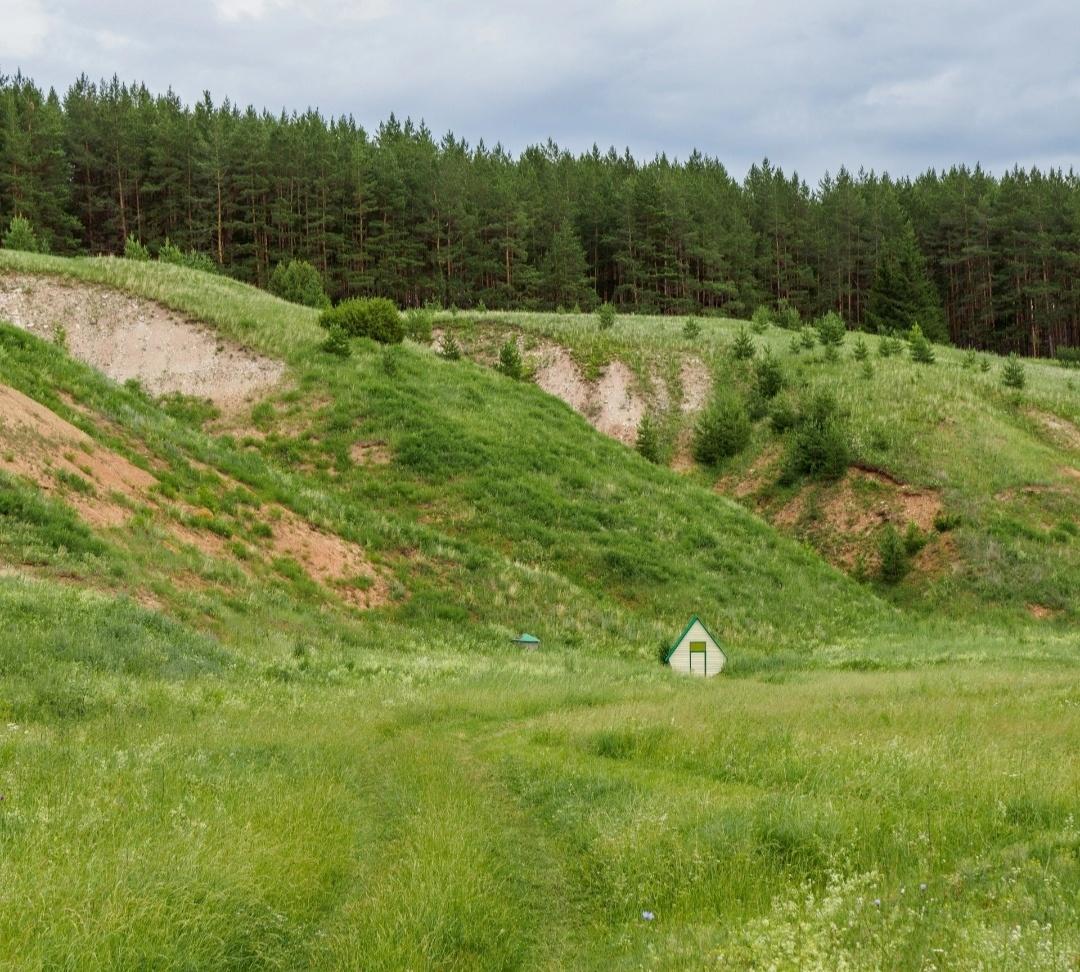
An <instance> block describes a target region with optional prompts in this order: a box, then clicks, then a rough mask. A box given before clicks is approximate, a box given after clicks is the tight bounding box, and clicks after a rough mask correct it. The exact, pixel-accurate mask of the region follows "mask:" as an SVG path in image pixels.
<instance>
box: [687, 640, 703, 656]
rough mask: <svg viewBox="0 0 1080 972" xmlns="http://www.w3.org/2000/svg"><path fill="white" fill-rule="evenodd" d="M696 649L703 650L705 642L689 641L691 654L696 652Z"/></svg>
mask: <svg viewBox="0 0 1080 972" xmlns="http://www.w3.org/2000/svg"><path fill="white" fill-rule="evenodd" d="M698 651H701V652H704V651H705V642H704V641H691V642H690V652H691V654H693V653H694V652H698Z"/></svg>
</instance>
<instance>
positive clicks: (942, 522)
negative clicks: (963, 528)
mask: <svg viewBox="0 0 1080 972" xmlns="http://www.w3.org/2000/svg"><path fill="white" fill-rule="evenodd" d="M960 523H961V517H960V514H959V513H946V512H945V511H944V510H939V511H938V513H937V515H935V517H934V529H935V530H937V532H938V533H948V532H949V531H950V530H955V529H956V528H957V527H958V526H960Z"/></svg>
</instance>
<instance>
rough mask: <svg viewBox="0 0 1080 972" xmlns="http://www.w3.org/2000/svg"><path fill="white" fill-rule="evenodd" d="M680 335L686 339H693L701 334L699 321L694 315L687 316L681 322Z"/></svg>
mask: <svg viewBox="0 0 1080 972" xmlns="http://www.w3.org/2000/svg"><path fill="white" fill-rule="evenodd" d="M682 335H683V337H684V338H686V340H687V341H693V340H694V339H695V338H697V337H700V335H701V321H699V320H698V319H697V318H696V317H688V318H687V319H686V323H685V324H683V328H682Z"/></svg>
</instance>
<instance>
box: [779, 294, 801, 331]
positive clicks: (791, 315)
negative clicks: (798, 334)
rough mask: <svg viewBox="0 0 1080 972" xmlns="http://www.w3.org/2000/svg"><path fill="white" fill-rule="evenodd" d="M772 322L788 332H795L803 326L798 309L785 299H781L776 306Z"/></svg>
mask: <svg viewBox="0 0 1080 972" xmlns="http://www.w3.org/2000/svg"><path fill="white" fill-rule="evenodd" d="M773 320H774V321H775V322H776V323H777V324H778V325H779V326H780V327H782V328H785V329H786V330H788V331H797V330H799V328H800V327H802V326H803V322H802V316H801V315H800V314H799V310H798V308H797V307H795V306H794V305H792V304H791V302H790V301H788V300H787V299H786V298H781V300H780V302H779V303H778V304H777V306H776V314H775V315H774V316H773Z"/></svg>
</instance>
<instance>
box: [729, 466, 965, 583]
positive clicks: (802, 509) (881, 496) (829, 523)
mask: <svg viewBox="0 0 1080 972" xmlns="http://www.w3.org/2000/svg"><path fill="white" fill-rule="evenodd" d="M736 488H737V484H736ZM811 496H812V497H813V508H812V509H811V506H810V497H811ZM941 508H942V506H941V497H940V495H939V494H938V493H937V491H935V490H929V489H918V488H916V487H913V486H909V485H906V484H904V483H902V482H900V481H899V480H897V479H896V478H895V477H893V476H890V475H889V474H888V473H885V472H882V471H880V470H874V469H866V468H858V467H856V468H853V469H850V470H849V471H848V472H847V474H846V475H845V476H844V477H843V479H841V480H840V481H839V482H837V483H834V484H832V485H830V486H827V487H818V488H815V487H812V486H811V487H806V488H804V489H803V490H801V491H800V492H799V493H798V494H796V496H795V497H794V498H792V499H791V500H789V501H788V502H787V503H786V504H785V505H784V506H782V507H780V509H779V510H777V511H776V512H775V513H773V514H771V516H770V519H771V520H772V522H773V523H775V524H776V525H777V526H780V527H783V528H785V529H787V530H792V529H793V528H796V527H799V526H800V525H801V526H803V528H804V529H805V532H806V534H807V535H808V538H809V539H810V540H812V542H813V543H814V546H815V547H817V548H818V550H819V551H820V552H821V553H822V554H823V555H824V556H825V557H827V558H828V559H829V560H830V561H831V562H832V563H834V564H836V565H838V566H841V567H844V568H847V569H851V568H853V567H854V566H855V565H856V564H857V563H858V562H859V561H860V560H861V561H862V562H863V563H864V564H869V563H873V562H875V561H876V558H877V537H878V536H879V531H880V530H881V528H882V527H884V526H885V525H886V524H892V525H893V526H894V527H896V529H898V530H900V531H903V530H905V529H906V528H907V526H908V525H909V524H912V523H913V524H915V526H917V527H918V528H919V530H921V531H922V532H923V533H925V534H930V535H931V537H932V538H933V537H936V533H935V532H934V522H935V520H936V519H937V516H938V514H939V513H940V512H941ZM923 554H924V556H921V557H919V558H916V560H915V567H916V569H917V570H920V571H923V570H925V571H935V572H936V571H940V570H942V569H944V567H945V566H946V565H947V563H950V562H952V560H953V558H954V557H955V554H956V549H955V546H954V545H952V544H948V543H939V542H936V541H932V542H931V543H930V544H929V545H928V546H927V547H925V548H924V551H923Z"/></svg>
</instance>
